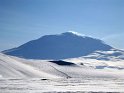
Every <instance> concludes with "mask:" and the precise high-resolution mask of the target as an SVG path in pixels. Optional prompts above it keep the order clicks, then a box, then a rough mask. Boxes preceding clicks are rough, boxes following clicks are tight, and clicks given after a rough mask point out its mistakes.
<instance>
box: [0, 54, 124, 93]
mask: <svg viewBox="0 0 124 93" xmlns="http://www.w3.org/2000/svg"><path fill="white" fill-rule="evenodd" d="M65 61H68V62H73V63H75V64H76V65H69V66H67V65H66V66H61V65H57V64H55V63H51V62H49V61H48V60H33V59H32V60H29V59H22V58H17V57H12V56H8V55H4V54H0V91H1V92H2V93H29V92H30V93H42V92H52V93H56V92H67V91H70V92H77V91H79V92H99V91H101V92H124V89H123V87H124V80H123V78H124V69H123V68H124V61H116V62H113V61H99V60H95V59H84V58H82V57H80V58H72V59H65ZM81 63H83V64H84V65H80V64H81ZM101 67H103V68H101ZM42 79H46V80H42Z"/></svg>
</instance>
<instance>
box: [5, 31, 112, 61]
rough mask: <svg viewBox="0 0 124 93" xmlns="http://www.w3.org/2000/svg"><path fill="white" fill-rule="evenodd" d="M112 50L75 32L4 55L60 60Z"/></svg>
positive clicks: (50, 37)
mask: <svg viewBox="0 0 124 93" xmlns="http://www.w3.org/2000/svg"><path fill="white" fill-rule="evenodd" d="M110 49H112V47H111V46H109V45H107V44H105V43H104V42H103V41H101V40H98V39H95V38H91V37H87V36H81V35H78V34H76V33H74V32H65V33H62V34H58V35H46V36H43V37H41V38H39V39H37V40H32V41H29V42H28V43H25V44H23V45H21V46H19V47H17V48H13V49H10V50H6V51H3V53H4V54H8V55H12V56H17V57H22V58H27V59H54V60H59V59H66V58H75V57H81V56H86V55H88V54H90V53H92V52H94V51H96V50H101V51H108V50H110Z"/></svg>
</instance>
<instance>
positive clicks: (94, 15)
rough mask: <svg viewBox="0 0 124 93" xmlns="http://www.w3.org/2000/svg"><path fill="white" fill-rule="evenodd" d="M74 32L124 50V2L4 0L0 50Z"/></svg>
mask: <svg viewBox="0 0 124 93" xmlns="http://www.w3.org/2000/svg"><path fill="white" fill-rule="evenodd" d="M70 30H73V31H76V32H79V33H82V34H85V35H88V36H92V37H96V38H98V39H102V40H104V41H105V42H106V43H107V44H110V45H112V46H113V47H115V48H120V49H124V41H123V40H124V0H0V51H2V50H5V49H9V48H13V47H17V46H19V45H21V44H23V43H25V42H27V41H30V40H33V39H37V38H39V37H41V36H43V35H45V34H58V33H63V32H66V31H70Z"/></svg>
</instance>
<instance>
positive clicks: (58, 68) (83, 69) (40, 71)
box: [0, 54, 124, 79]
mask: <svg viewBox="0 0 124 93" xmlns="http://www.w3.org/2000/svg"><path fill="white" fill-rule="evenodd" d="M71 61H73V63H71ZM81 61H82V60H81ZM85 61H86V62H85ZM63 62H65V63H66V61H63ZM67 63H70V64H67ZM67 63H66V64H64V65H63V64H57V61H56V62H55V61H48V60H29V59H22V58H17V57H12V56H8V55H4V54H0V78H46V79H52V78H83V77H102V78H103V77H106V78H107V77H119V78H124V69H117V68H119V67H120V65H119V64H123V62H119V64H117V62H116V64H113V62H106V61H105V62H102V61H99V62H95V61H91V60H88V61H87V60H84V61H83V63H84V65H79V64H78V59H76V60H75V61H74V60H71V59H70V60H68V61H67ZM100 63H101V64H100ZM107 63H110V66H112V64H113V65H114V67H116V68H112V70H106V69H104V68H103V69H99V68H93V66H94V65H93V64H96V67H98V66H101V65H102V64H107ZM88 64H89V66H88ZM90 64H91V65H90ZM108 65H109V64H108ZM108 65H107V66H106V67H109V66H108ZM91 66H92V67H91ZM121 68H124V65H123V66H121Z"/></svg>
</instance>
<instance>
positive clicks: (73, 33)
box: [62, 31, 84, 36]
mask: <svg viewBox="0 0 124 93" xmlns="http://www.w3.org/2000/svg"><path fill="white" fill-rule="evenodd" d="M62 35H76V36H84V35H83V34H80V33H78V32H75V31H67V32H64V33H62Z"/></svg>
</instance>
